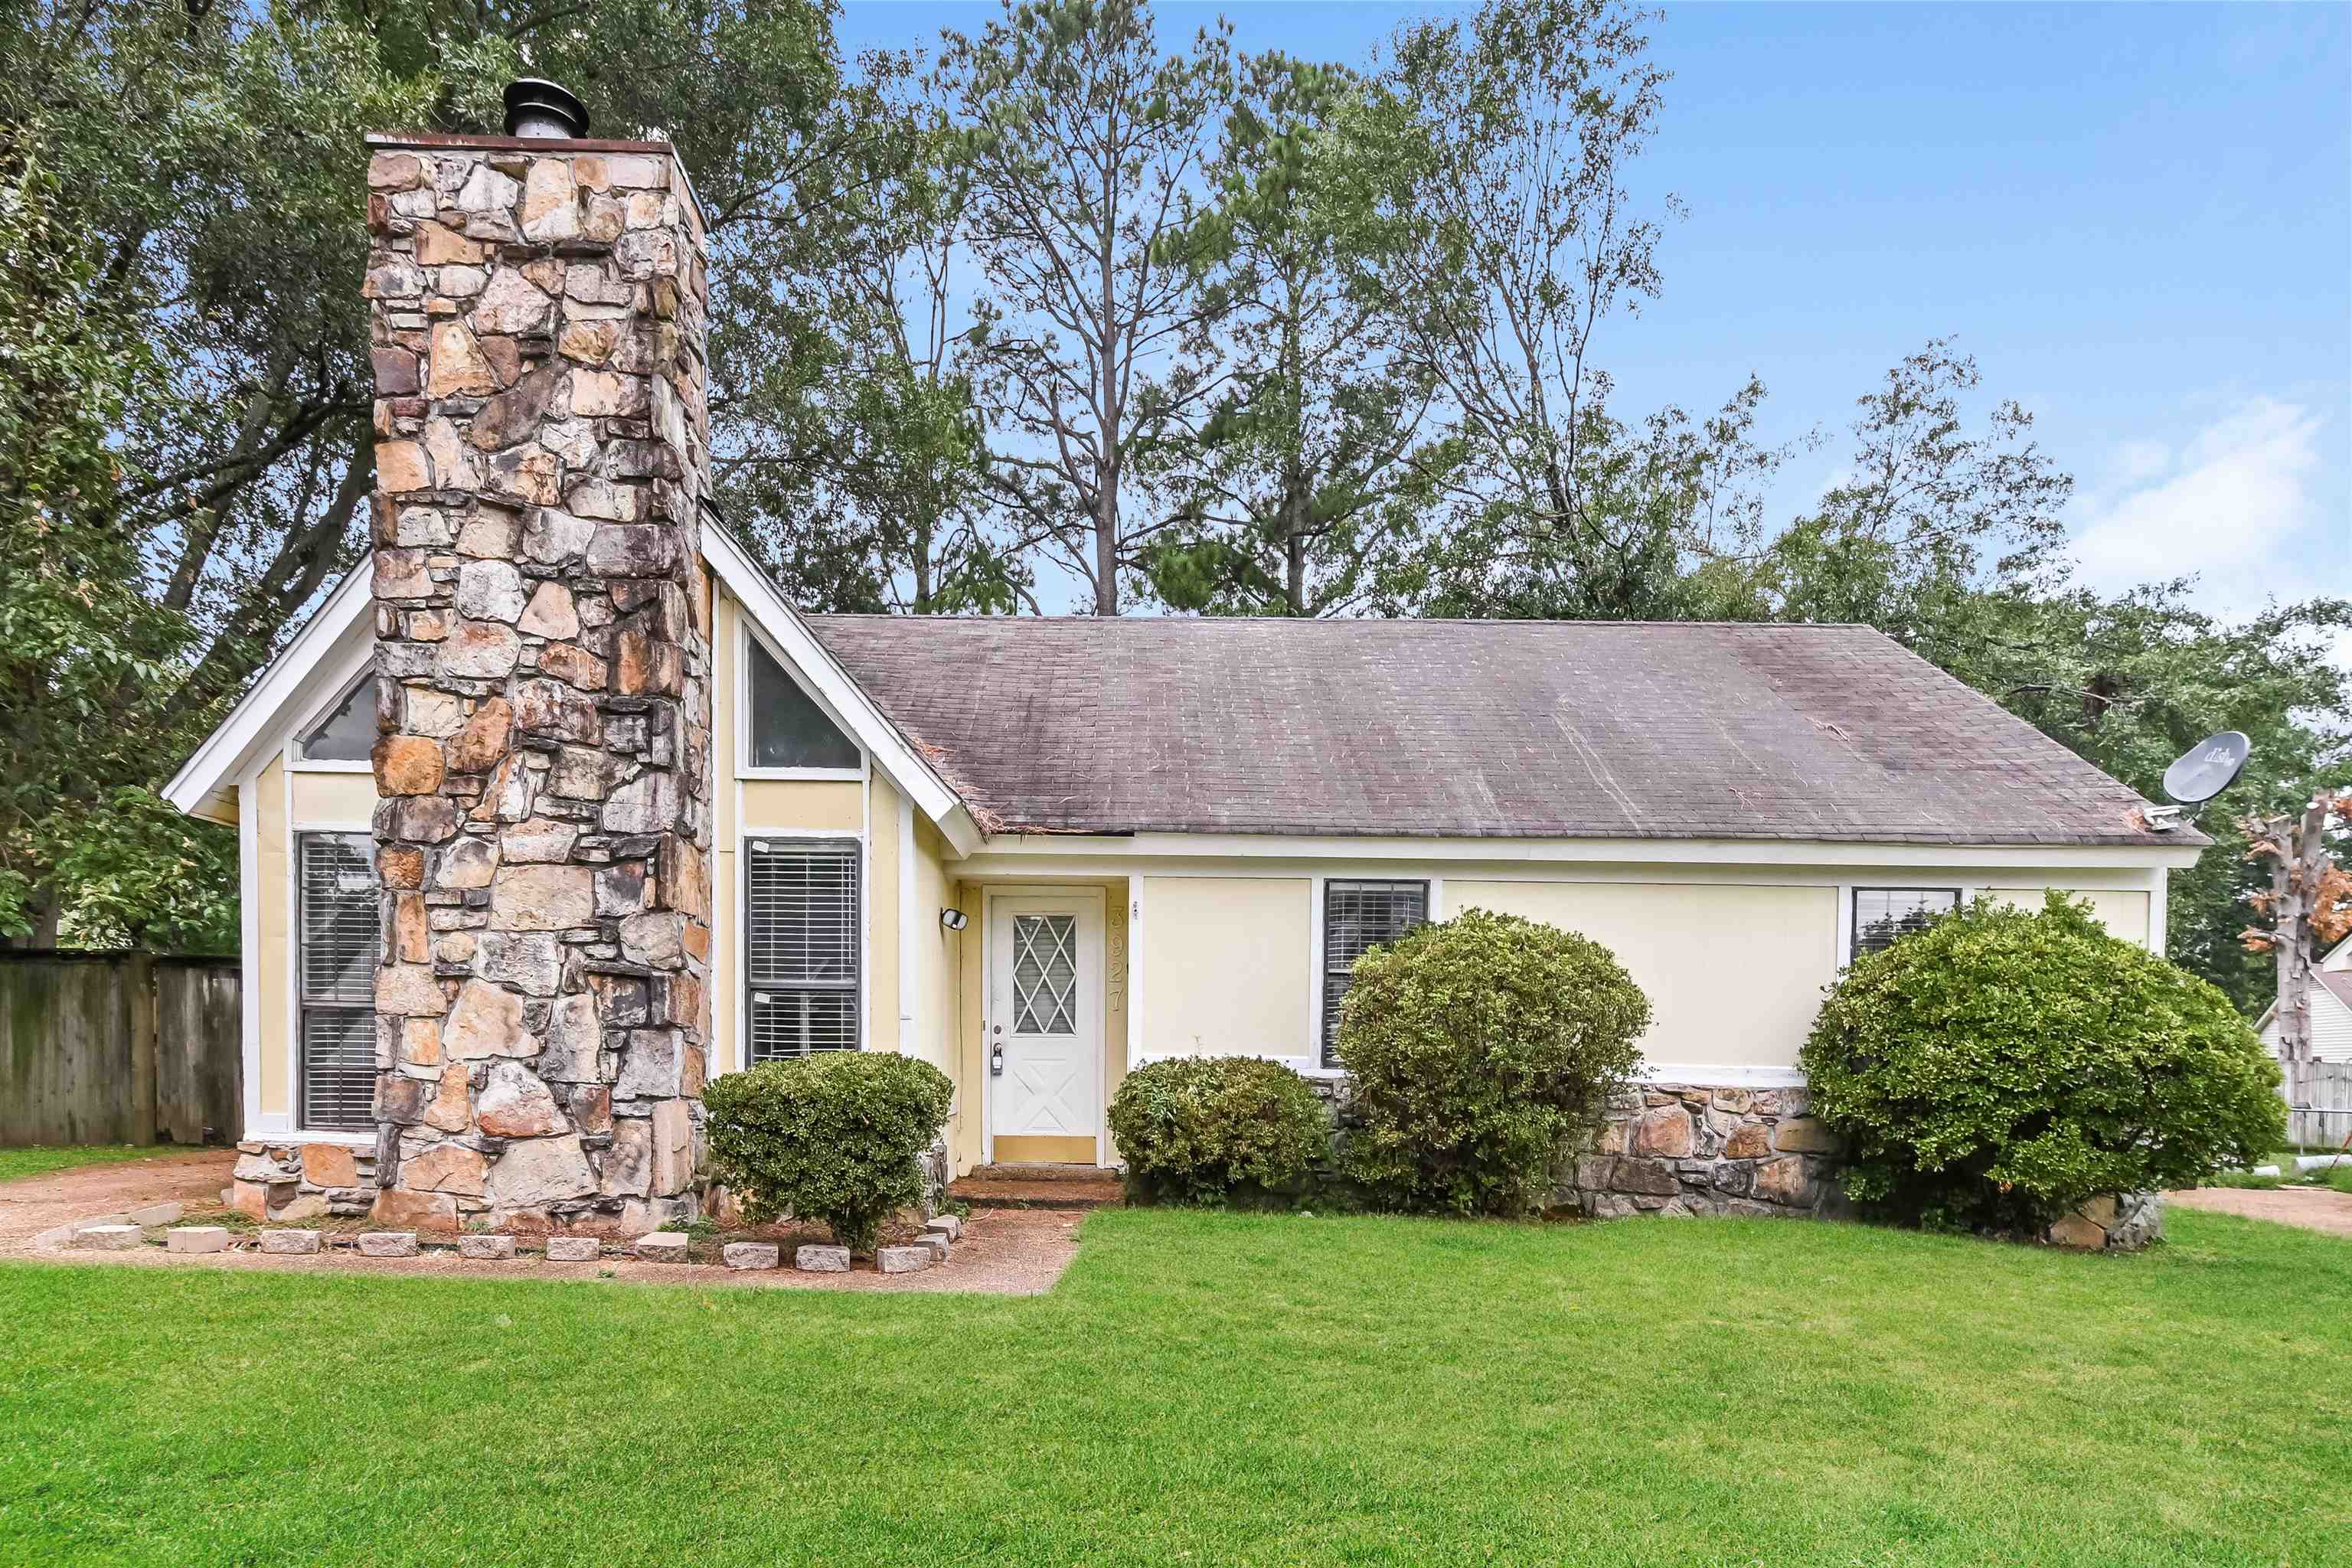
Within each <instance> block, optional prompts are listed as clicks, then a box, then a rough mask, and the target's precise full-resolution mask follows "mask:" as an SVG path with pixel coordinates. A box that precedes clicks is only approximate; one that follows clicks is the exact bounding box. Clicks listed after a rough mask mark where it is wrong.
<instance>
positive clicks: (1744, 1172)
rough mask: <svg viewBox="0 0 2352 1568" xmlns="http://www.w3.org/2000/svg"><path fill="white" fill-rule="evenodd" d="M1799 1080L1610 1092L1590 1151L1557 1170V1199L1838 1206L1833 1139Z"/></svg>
mask: <svg viewBox="0 0 2352 1568" xmlns="http://www.w3.org/2000/svg"><path fill="white" fill-rule="evenodd" d="M1811 1103H1812V1095H1811V1091H1810V1090H1807V1089H1730V1088H1720V1087H1710V1086H1707V1085H1704V1084H1667V1083H1660V1084H1643V1085H1642V1086H1641V1087H1640V1088H1638V1089H1634V1090H1633V1091H1631V1092H1629V1093H1626V1094H1622V1095H1620V1096H1618V1097H1617V1098H1616V1100H1613V1101H1612V1102H1611V1105H1610V1108H1609V1121H1608V1124H1607V1125H1606V1126H1604V1127H1603V1128H1602V1129H1601V1138H1600V1142H1599V1143H1598V1144H1597V1145H1596V1147H1595V1148H1594V1150H1593V1152H1591V1153H1590V1154H1587V1155H1585V1156H1584V1157H1582V1158H1581V1159H1579V1160H1577V1161H1576V1162H1575V1163H1574V1165H1573V1167H1572V1168H1570V1169H1568V1170H1566V1171H1564V1172H1563V1173H1562V1174H1563V1177H1564V1178H1565V1179H1564V1180H1563V1181H1562V1182H1561V1183H1560V1186H1559V1197H1560V1202H1561V1204H1562V1205H1563V1206H1570V1205H1572V1206H1574V1207H1577V1208H1580V1209H1582V1210H1583V1211H1584V1212H1585V1213H1586V1214H1588V1215H1593V1216H1594V1217H1595V1218H1600V1219H1608V1218H1612V1217H1613V1216H1616V1215H1633V1214H1657V1215H1706V1214H1746V1215H1776V1214H1777V1215H1824V1214H1835V1213H1843V1198H1842V1196H1841V1194H1839V1192H1838V1189H1837V1183H1836V1181H1835V1179H1834V1172H1835V1169H1836V1154H1837V1150H1838V1142H1837V1139H1836V1137H1835V1135H1833V1134H1832V1132H1831V1131H1830V1130H1829V1128H1828V1127H1827V1126H1825V1125H1824V1124H1822V1122H1820V1121H1815V1120H1814V1119H1813V1118H1811V1116H1808V1115H1806V1114H1805V1112H1806V1111H1807V1110H1808V1109H1810V1108H1811Z"/></svg>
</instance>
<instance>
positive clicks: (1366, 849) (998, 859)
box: [970, 833, 2203, 876]
mask: <svg viewBox="0 0 2352 1568" xmlns="http://www.w3.org/2000/svg"><path fill="white" fill-rule="evenodd" d="M2202 853H2203V851H2202V850H2200V849H2197V848H2194V847H2174V846H2170V845H2158V846H2150V847H2142V846H2138V845H2090V844H2032V845H2010V844H1908V843H1905V844H1894V843H1879V842H1870V843H1864V842H1858V841H1857V842H1853V843H1847V842H1825V841H1822V840H1819V839H1801V838H1757V839H1746V838H1456V837H1373V836H1367V837H1340V836H1330V837H1311V836H1307V835H1284V834H1271V833H1265V834H1260V833H1138V834H1135V835H1134V836H1132V837H1121V836H1118V835H1088V834H1013V833H1003V834H998V835H996V836H995V837H992V838H991V839H990V840H989V841H988V848H987V851H986V853H985V854H984V855H982V857H980V858H979V859H980V862H981V863H980V864H979V865H977V866H975V867H974V868H971V872H970V874H971V875H974V876H982V875H987V874H990V873H998V874H1003V875H1024V874H1026V875H1036V874H1038V873H1040V872H1041V871H1043V870H1044V866H1043V864H1041V863H1050V862H1053V861H1057V860H1063V859H1069V860H1079V861H1084V862H1087V863H1090V864H1099V865H1103V866H1110V867H1116V866H1117V865H1118V864H1119V863H1122V862H1127V861H1132V860H1189V859H1211V860H1263V859H1296V860H1348V861H1357V862H1363V863H1370V862H1375V861H1378V862H1391V861H1397V860H1448V861H1453V860H1470V861H1491V862H1495V863H1496V864H1505V863H1525V862H1528V861H1547V862H1562V863H1566V862H1576V863H1589V864H1596V865H1609V864H1615V865H1622V866H1656V865H1685V866H1690V867H1693V868H1704V867H1715V866H1810V867H1818V868H1823V869H1833V868H1842V867H1854V866H1866V867H1871V868H1880V867H1896V866H1900V867H1914V866H1916V867H1937V868H2014V869H2018V870H2041V869H2052V868H2069V869H2114V870H2140V869H2145V868H2150V867H2160V868H2181V867H2187V866H2193V865H2195V864H2196V862H2197V858H2198V857H2199V856H2200V854H2202ZM1070 874H1072V875H1076V874H1077V873H1070ZM1104 874H1106V875H1116V874H1117V872H1116V870H1112V871H1109V872H1106V873H1104Z"/></svg>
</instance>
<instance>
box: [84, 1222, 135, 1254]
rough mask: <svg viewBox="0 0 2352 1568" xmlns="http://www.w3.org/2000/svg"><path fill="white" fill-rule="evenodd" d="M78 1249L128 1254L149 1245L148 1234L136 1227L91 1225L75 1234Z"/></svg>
mask: <svg viewBox="0 0 2352 1568" xmlns="http://www.w3.org/2000/svg"><path fill="white" fill-rule="evenodd" d="M73 1243H74V1245H75V1246H76V1247H89V1248H90V1249H92V1250H94V1251H98V1252H127V1251H129V1250H130V1249H131V1248H132V1247H144V1246H146V1245H147V1233H146V1232H145V1231H143V1230H142V1229H140V1228H139V1227H138V1226H135V1225H89V1226H83V1227H82V1228H81V1229H80V1230H79V1231H77V1232H75V1233H74V1238H73Z"/></svg>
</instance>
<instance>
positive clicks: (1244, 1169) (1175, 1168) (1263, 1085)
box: [1110, 1057, 1331, 1205]
mask: <svg viewBox="0 0 2352 1568" xmlns="http://www.w3.org/2000/svg"><path fill="white" fill-rule="evenodd" d="M1110 1131H1111V1136H1112V1137H1113V1138H1115V1139H1117V1140H1118V1152H1119V1155H1120V1157H1121V1158H1123V1159H1124V1160H1126V1162H1127V1169H1128V1179H1129V1182H1130V1183H1131V1184H1132V1185H1133V1187H1134V1189H1135V1191H1136V1194H1137V1195H1138V1196H1140V1197H1144V1198H1151V1199H1160V1200H1165V1201H1170V1202H1175V1203H1189V1204H1212V1205H1221V1204H1226V1203H1230V1202H1232V1201H1233V1200H1234V1199H1235V1198H1236V1197H1245V1196H1260V1195H1265V1194H1270V1193H1272V1192H1273V1191H1274V1190H1275V1189H1276V1188H1280V1187H1286V1186H1288V1185H1290V1184H1293V1183H1295V1182H1297V1180H1298V1179H1299V1178H1300V1177H1301V1176H1304V1175H1305V1174H1306V1173H1307V1172H1308V1171H1309V1170H1311V1169H1312V1168H1313V1167H1314V1166H1315V1164H1316V1163H1317V1162H1318V1161H1319V1160H1321V1159H1323V1158H1324V1156H1325V1155H1326V1154H1327V1153H1328V1152H1329V1150H1330V1144H1331V1123H1330V1119H1329V1118H1328V1116H1326V1115H1325V1114H1324V1111H1323V1102H1322V1101H1321V1100H1318V1099H1317V1098H1316V1097H1315V1090H1314V1089H1313V1088H1312V1087H1311V1086H1310V1085H1309V1084H1308V1083H1307V1080H1306V1079H1303V1078H1301V1077H1299V1076H1298V1075H1297V1073H1295V1072H1293V1071H1292V1070H1291V1069H1290V1068H1286V1067H1285V1066H1283V1065H1282V1064H1281V1063H1280V1062H1269V1061H1261V1060H1259V1059H1257V1058H1255V1057H1171V1058H1168V1059H1167V1060H1165V1061H1156V1062H1149V1063H1146V1064H1145V1065H1144V1066H1142V1067H1139V1068H1136V1069H1135V1070H1134V1071H1133V1072H1130V1073H1129V1074H1128V1075H1127V1079H1126V1081H1124V1082H1122V1083H1121V1084H1120V1085H1119V1086H1118V1094H1116V1095H1114V1096H1112V1098H1111V1102H1110Z"/></svg>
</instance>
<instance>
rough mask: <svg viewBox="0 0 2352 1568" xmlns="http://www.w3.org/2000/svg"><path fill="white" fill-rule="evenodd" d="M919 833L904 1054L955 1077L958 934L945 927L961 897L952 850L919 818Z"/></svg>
mask: <svg viewBox="0 0 2352 1568" xmlns="http://www.w3.org/2000/svg"><path fill="white" fill-rule="evenodd" d="M914 827H915V859H914V867H915V875H914V889H915V901H914V908H913V910H912V911H911V918H909V920H908V922H907V934H908V953H907V965H908V970H909V972H910V973H911V975H912V984H910V985H909V986H908V999H909V1000H910V1001H912V1002H913V1004H914V1014H915V1016H914V1017H913V1018H912V1019H911V1020H910V1021H909V1022H908V1026H907V1028H906V1030H905V1032H904V1034H903V1036H902V1037H901V1039H900V1041H899V1048H900V1049H901V1050H904V1051H906V1052H907V1053H908V1055H910V1056H918V1057H920V1058H923V1059H924V1060H925V1061H927V1062H929V1063H930V1064H931V1065H932V1066H933V1067H936V1068H939V1069H940V1071H941V1072H945V1073H948V1074H949V1075H950V1076H953V1074H954V1070H955V1038H956V1007H957V996H956V961H957V945H958V944H957V942H956V933H955V932H953V931H950V930H948V929H947V927H945V926H943V925H941V924H940V910H943V909H945V908H947V907H948V906H949V905H950V904H951V903H952V902H954V900H955V893H954V890H953V887H952V885H951V884H950V881H949V879H948V872H947V859H946V854H945V850H946V845H945V844H944V843H943V842H942V840H941V839H940V836H939V834H938V832H937V831H936V830H935V829H933V827H932V826H931V825H930V824H929V822H927V821H925V820H924V818H923V816H922V814H921V813H919V812H918V813H916V814H915V822H914Z"/></svg>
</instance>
